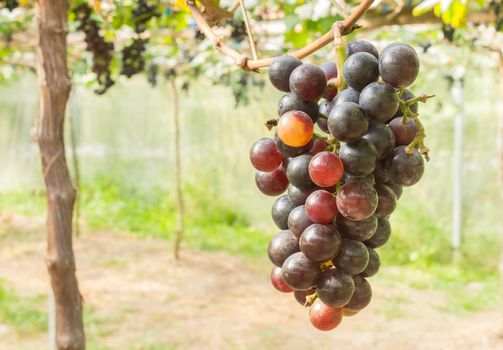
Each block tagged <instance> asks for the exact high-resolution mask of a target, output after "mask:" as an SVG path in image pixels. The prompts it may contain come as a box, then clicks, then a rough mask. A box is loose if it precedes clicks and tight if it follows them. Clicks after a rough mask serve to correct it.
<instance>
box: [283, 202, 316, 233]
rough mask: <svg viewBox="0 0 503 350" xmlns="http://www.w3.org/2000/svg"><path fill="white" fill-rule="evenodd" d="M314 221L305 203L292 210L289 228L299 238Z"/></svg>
mask: <svg viewBox="0 0 503 350" xmlns="http://www.w3.org/2000/svg"><path fill="white" fill-rule="evenodd" d="M312 223H313V222H312V221H311V220H309V218H308V217H307V213H306V208H305V207H304V206H303V205H301V206H298V207H297V208H295V209H294V210H292V212H291V213H290V215H289V216H288V228H289V229H290V231H292V233H293V234H294V235H295V237H297V238H299V237H300V235H301V234H302V232H304V230H305V229H306V228H308V227H309V226H311V224H312Z"/></svg>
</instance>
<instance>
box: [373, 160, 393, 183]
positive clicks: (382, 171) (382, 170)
mask: <svg viewBox="0 0 503 350" xmlns="http://www.w3.org/2000/svg"><path fill="white" fill-rule="evenodd" d="M384 163H385V162H384V160H378V161H377V162H376V167H375V169H374V173H373V174H374V179H375V182H376V183H378V184H384V183H387V182H388V181H389V175H388V171H387V170H386V167H385V164H384Z"/></svg>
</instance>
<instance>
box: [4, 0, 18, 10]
mask: <svg viewBox="0 0 503 350" xmlns="http://www.w3.org/2000/svg"><path fill="white" fill-rule="evenodd" d="M0 4H2V5H3V6H2V7H5V8H6V9H8V10H9V11H12V10H14V9H15V8H16V7H18V6H19V1H17V0H2V1H0Z"/></svg>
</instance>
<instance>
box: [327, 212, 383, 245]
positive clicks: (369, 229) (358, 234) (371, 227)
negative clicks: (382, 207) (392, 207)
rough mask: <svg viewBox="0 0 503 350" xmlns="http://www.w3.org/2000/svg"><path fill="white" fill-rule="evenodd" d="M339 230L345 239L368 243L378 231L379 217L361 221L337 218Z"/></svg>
mask: <svg viewBox="0 0 503 350" xmlns="http://www.w3.org/2000/svg"><path fill="white" fill-rule="evenodd" d="M336 223H337V229H338V230H339V233H340V234H341V235H342V237H343V238H350V239H354V240H356V241H361V242H363V241H366V240H367V239H369V238H370V237H372V236H373V235H374V233H375V232H376V230H377V217H376V216H375V215H372V216H370V217H369V218H367V219H365V220H361V221H352V220H349V219H346V218H345V217H344V216H342V215H339V216H337V220H336Z"/></svg>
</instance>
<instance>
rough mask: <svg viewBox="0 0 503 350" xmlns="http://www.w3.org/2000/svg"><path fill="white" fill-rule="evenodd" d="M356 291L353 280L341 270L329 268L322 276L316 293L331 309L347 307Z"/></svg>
mask: <svg viewBox="0 0 503 350" xmlns="http://www.w3.org/2000/svg"><path fill="white" fill-rule="evenodd" d="M354 291H355V283H354V281H353V278H352V277H351V276H350V275H348V274H346V273H344V272H343V271H342V270H340V269H335V268H328V269H326V270H325V271H323V272H322V273H321V274H320V277H319V278H318V283H317V284H316V293H317V294H318V298H320V300H321V301H322V302H323V303H324V304H326V305H328V306H331V307H342V306H344V305H346V304H347V303H348V302H349V300H350V299H351V297H352V296H353V293H354Z"/></svg>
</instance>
